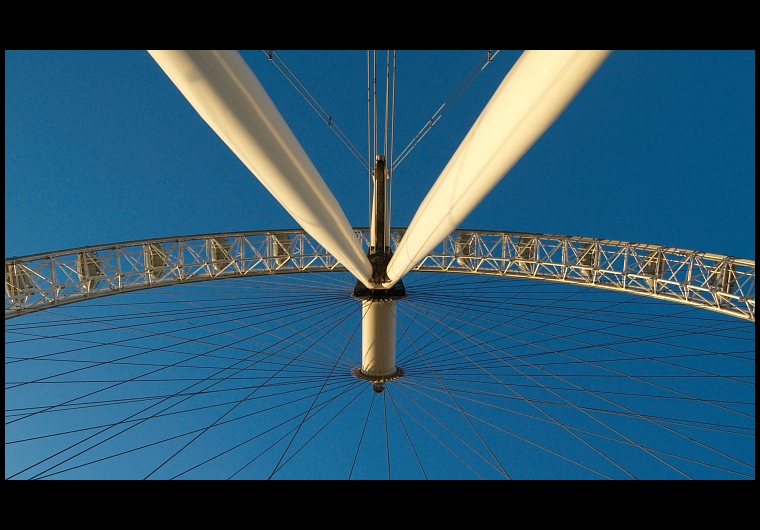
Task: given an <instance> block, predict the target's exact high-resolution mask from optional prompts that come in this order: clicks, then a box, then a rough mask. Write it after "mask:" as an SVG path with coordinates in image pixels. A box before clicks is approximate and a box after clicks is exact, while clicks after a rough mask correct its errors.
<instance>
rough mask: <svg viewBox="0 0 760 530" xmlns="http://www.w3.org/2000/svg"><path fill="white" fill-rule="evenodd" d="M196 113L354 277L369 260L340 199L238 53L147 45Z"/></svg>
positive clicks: (365, 279) (368, 271) (364, 273)
mask: <svg viewBox="0 0 760 530" xmlns="http://www.w3.org/2000/svg"><path fill="white" fill-rule="evenodd" d="M149 53H150V54H151V56H152V57H153V59H155V61H156V62H157V63H158V65H159V66H160V67H161V68H162V69H163V70H164V72H165V73H166V75H167V76H169V79H171V80H172V82H173V83H174V84H175V85H176V86H177V88H178V89H179V90H180V92H182V94H183V95H184V96H185V97H186V98H187V100H188V101H189V102H190V104H191V105H192V106H193V108H195V110H196V111H197V112H198V114H200V115H201V117H202V118H203V119H204V120H205V121H206V123H208V124H209V126H211V128H212V129H213V130H214V132H216V134H218V135H219V137H220V138H221V139H222V140H223V141H224V143H226V144H227V146H229V148H230V149H232V151H233V152H234V153H235V154H236V155H237V156H238V158H240V160H241V161H242V162H243V164H245V166H246V167H247V168H248V169H249V170H251V172H252V173H253V174H254V175H255V176H256V178H258V179H259V180H260V181H261V183H262V184H263V185H264V187H266V188H267V190H269V192H270V193H271V194H272V195H273V196H274V198H275V199H277V201H278V202H279V203H280V204H281V205H282V206H283V207H284V208H285V209H286V210H287V211H288V213H289V214H290V215H292V216H293V218H294V219H295V220H296V222H297V223H298V224H299V225H301V227H303V229H304V230H306V231H307V232H308V233H309V234H310V235H311V236H312V237H313V238H314V239H316V240H317V241H318V242H319V243H320V244H321V245H322V246H323V247H325V249H326V250H327V251H328V252H329V253H330V254H332V255H333V256H335V258H336V259H337V260H338V261H340V262H341V263H342V264H343V265H344V266H345V267H346V268H347V269H348V270H349V271H350V272H351V273H352V274H353V275H354V276H356V278H358V279H359V280H360V281H361V282H362V283H363V284H364V285H366V286H367V287H372V286H373V284H372V283H371V281H370V277H371V276H372V265H371V264H370V262H369V260H368V259H367V256H366V255H365V253H364V251H363V250H362V248H361V245H360V244H359V241H358V239H357V238H356V236H355V235H354V232H353V229H352V228H351V225H350V224H349V222H348V219H347V218H346V215H345V214H344V213H343V210H342V209H341V207H340V205H339V204H338V201H337V200H336V199H335V196H334V195H333V194H332V192H331V191H330V189H329V188H328V187H327V184H326V183H325V181H324V180H323V179H322V177H321V176H320V174H319V172H318V171H317V169H316V168H315V167H314V164H313V163H312V162H311V160H310V159H309V157H308V155H306V152H305V151H304V150H303V148H302V147H301V144H300V143H298V140H296V137H295V136H294V135H293V133H292V131H291V130H290V127H288V125H287V124H286V123H285V120H284V119H283V118H282V116H281V115H280V113H279V111H278V110H277V108H276V107H275V106H274V103H272V100H271V99H270V98H269V96H268V95H267V93H266V92H265V91H264V88H263V87H262V86H261V83H259V81H258V79H257V78H256V76H255V75H254V74H253V72H252V71H251V69H250V68H249V67H248V65H247V64H246V63H245V61H244V60H243V58H242V57H240V54H239V53H238V52H236V51H208V50H199V51H195V50H193V51H189V50H185V51H153V50H151V51H149Z"/></svg>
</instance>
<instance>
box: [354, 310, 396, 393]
mask: <svg viewBox="0 0 760 530" xmlns="http://www.w3.org/2000/svg"><path fill="white" fill-rule="evenodd" d="M362 372H364V374H365V375H368V376H370V377H373V378H378V380H381V379H382V378H387V377H391V376H393V375H394V374H395V373H396V301H395V300H388V301H378V300H362Z"/></svg>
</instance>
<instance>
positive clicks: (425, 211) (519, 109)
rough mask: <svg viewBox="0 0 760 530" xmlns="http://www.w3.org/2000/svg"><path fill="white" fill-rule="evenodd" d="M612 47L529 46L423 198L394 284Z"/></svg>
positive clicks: (394, 265)
mask: <svg viewBox="0 0 760 530" xmlns="http://www.w3.org/2000/svg"><path fill="white" fill-rule="evenodd" d="M609 54H610V52H609V51H526V52H525V53H523V54H522V56H521V57H520V59H519V60H518V61H517V62H516V63H515V65H514V66H513V67H512V69H511V70H510V71H509V73H508V74H507V75H506V77H505V78H504V80H503V81H502V82H501V85H499V88H498V89H497V90H496V92H495V93H494V95H493V97H491V100H490V101H489V102H488V105H486V107H485V109H483V112H482V113H481V114H480V116H479V117H478V119H477V121H476V122H475V124H474V125H473V126H472V128H471V129H470V131H469V132H468V133H467V136H466V137H465V138H464V140H463V141H462V143H461V144H460V146H459V148H458V149H457V151H456V152H455V153H454V156H452V158H451V160H450V161H449V163H448V164H447V165H446V167H445V168H444V169H443V172H442V173H441V175H440V176H439V177H438V180H437V181H436V182H435V184H434V185H433V187H432V188H431V189H430V191H429V192H428V194H427V196H426V197H425V200H423V201H422V204H421V205H420V207H419V209H418V210H417V213H416V214H415V216H414V218H413V219H412V222H411V224H410V225H409V228H408V229H407V231H406V233H405V234H404V238H403V239H402V241H401V243H400V244H399V246H398V248H397V249H396V252H395V253H394V255H393V258H392V259H391V261H390V263H389V264H388V278H389V279H390V281H389V282H387V283H386V284H384V287H386V288H387V287H390V286H392V285H393V284H395V283H396V282H397V281H398V280H399V279H400V278H401V277H402V276H404V274H406V273H407V272H408V271H409V270H410V269H412V267H414V266H415V265H416V264H417V263H419V261H420V260H421V259H422V258H423V257H424V256H426V255H427V253H428V252H430V251H431V250H432V249H433V248H434V247H435V246H436V245H437V244H438V243H440V242H441V241H442V240H443V238H444V237H446V236H447V235H449V234H450V233H452V232H453V231H454V230H456V228H457V227H458V226H459V223H461V222H462V221H463V220H464V219H465V217H467V216H468V215H469V214H470V212H471V211H472V210H473V209H474V208H475V207H476V206H477V205H478V204H479V203H480V201H482V200H483V199H484V198H485V196H486V195H488V193H489V192H490V191H491V190H492V189H493V188H494V186H496V184H498V182H499V181H500V180H501V179H502V178H503V177H504V175H506V173H507V172H508V171H509V170H510V169H512V167H513V166H514V165H515V164H516V163H517V161H518V160H520V158H521V157H522V156H523V154H525V152H526V151H527V150H528V149H530V147H531V146H532V145H533V144H534V143H535V142H536V140H538V139H539V138H540V137H541V135H542V134H543V133H544V131H545V130H546V129H547V128H548V127H549V126H550V125H551V124H552V123H554V121H555V120H556V119H557V118H558V117H559V115H560V114H561V113H562V111H564V110H565V108H566V107H567V106H568V105H569V104H570V102H571V101H572V100H573V98H574V97H575V96H576V94H577V93H578V92H579V91H580V90H581V88H583V86H584V85H585V84H586V82H587V81H588V80H589V79H590V78H591V76H592V75H593V74H594V72H596V70H597V69H598V68H599V66H600V65H601V64H602V63H603V62H604V60H605V59H606V58H607V56H608V55H609Z"/></svg>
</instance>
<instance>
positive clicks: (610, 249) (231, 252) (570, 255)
mask: <svg viewBox="0 0 760 530" xmlns="http://www.w3.org/2000/svg"><path fill="white" fill-rule="evenodd" d="M354 230H355V233H356V237H357V238H358V239H359V240H360V242H361V244H362V245H363V247H364V249H365V250H366V249H368V248H369V232H368V230H367V229H366V228H356V229H354ZM404 232H405V229H403V228H394V229H392V234H391V240H392V242H391V246H392V248H393V249H395V247H396V245H397V244H398V242H399V241H400V240H401V238H402V237H403V235H404ZM345 270H346V269H345V268H344V267H343V266H342V265H341V264H340V263H339V262H338V261H337V260H336V259H335V258H334V257H333V256H332V255H330V254H329V253H327V252H326V251H325V249H324V248H323V247H322V246H321V245H319V244H318V243H317V242H316V241H315V240H314V239H312V238H311V237H310V236H309V235H308V234H306V233H305V232H304V231H303V230H274V231H255V232H222V233H216V234H205V235H196V236H183V237H170V238H160V239H147V240H140V241H129V242H124V243H112V244H108V245H98V246H90V247H81V248H75V249H69V250H62V251H57V252H51V253H47V254H35V255H31V256H23V257H16V258H9V259H6V260H5V318H6V319H8V318H12V317H15V316H20V315H23V314H27V313H31V312H34V311H39V310H42V309H46V308H49V307H54V306H58V305H63V304H68V303H73V302H78V301H82V300H87V299H91V298H97V297H101V296H107V295H111V294H118V293H124V292H131V291H137V290H140V289H147V288H155V287H162V286H168V285H174V284H178V283H188V282H196V281H208V280H216V279H226V278H236V277H245V276H264V275H269V274H286V273H298V272H330V271H345ZM413 270H414V271H424V272H452V273H465V274H482V275H492V276H505V277H516V278H531V279H536V280H549V281H558V282H564V283H572V284H577V285H584V286H594V287H600V288H604V289H611V290H616V291H623V292H629V293H635V294H640V295H644V296H650V297H655V298H661V299H666V300H671V301H675V302H680V303H685V304H689V305H695V306H699V307H703V308H706V309H710V310H713V311H719V312H721V313H725V314H729V315H733V316H736V317H739V318H744V319H747V320H751V321H754V320H755V262H754V260H748V259H739V258H734V257H731V256H724V255H721V254H712V253H708V252H699V251H693V250H684V249H678V248H672V247H663V246H657V245H647V244H639V243H630V242H625V241H614V240H606V239H595V238H587V237H573V236H558V235H549V234H535V233H528V232H491V231H484V230H457V231H455V232H454V233H453V234H451V235H449V236H447V237H446V238H445V239H444V240H443V242H442V243H440V244H439V245H438V246H437V247H436V248H435V249H433V251H432V252H430V254H428V255H427V256H426V257H425V258H424V259H423V260H422V261H421V262H420V263H419V264H418V265H417V266H416V267H415V268H414V269H413Z"/></svg>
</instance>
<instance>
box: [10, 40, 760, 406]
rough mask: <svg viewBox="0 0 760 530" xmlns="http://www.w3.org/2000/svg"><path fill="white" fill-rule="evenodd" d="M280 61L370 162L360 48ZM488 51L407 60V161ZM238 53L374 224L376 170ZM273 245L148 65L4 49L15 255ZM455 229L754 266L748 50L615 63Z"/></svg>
mask: <svg viewBox="0 0 760 530" xmlns="http://www.w3.org/2000/svg"><path fill="white" fill-rule="evenodd" d="M279 53H280V55H281V57H282V58H283V59H284V60H285V61H286V63H287V64H288V66H289V67H290V68H291V69H292V70H293V71H294V72H295V73H296V74H297V75H298V77H299V78H300V80H301V81H302V82H303V83H304V85H305V86H306V87H307V88H308V89H309V90H310V91H311V93H312V94H313V95H314V97H315V98H316V99H317V100H318V101H319V103H320V104H321V105H322V106H323V107H324V108H325V109H326V110H327V111H328V112H329V113H330V115H331V116H332V119H333V120H334V121H335V122H336V123H337V124H338V125H339V126H340V127H341V128H342V130H343V131H344V132H345V133H346V135H347V136H348V137H349V138H350V139H351V141H352V142H353V143H354V145H356V147H357V148H359V150H360V151H361V152H362V153H365V156H366V151H367V123H366V113H367V110H366V109H367V107H366V98H367V69H366V68H367V67H366V51H342V52H320V51H309V52H295V51H281V52H279ZM484 53H485V51H482V50H481V51H458V52H453V51H435V52H422V51H411V52H407V51H401V52H399V53H398V66H397V72H398V81H397V89H396V90H397V93H396V98H397V105H396V132H395V146H396V147H395V151H396V153H398V152H399V151H401V150H402V149H403V148H404V147H405V146H406V145H407V144H408V143H409V141H410V140H411V139H412V138H413V137H414V135H415V134H416V133H417V131H419V130H420V129H421V128H422V127H423V126H424V125H425V123H426V122H427V121H428V120H429V118H430V117H431V116H432V115H433V114H434V113H435V112H436V110H437V109H438V108H439V106H440V105H441V104H442V103H443V102H444V101H445V100H446V98H447V97H448V96H449V95H450V94H451V93H452V92H453V91H454V90H455V88H456V87H457V85H458V84H459V83H460V81H461V80H462V79H463V78H464V77H465V76H466V75H467V73H468V72H469V71H470V69H471V68H472V67H473V66H474V65H475V64H476V63H477V62H478V60H479V59H480V58H481V57H482V56H483V55H484ZM520 53H521V52H519V51H509V50H506V51H501V52H500V53H499V54H498V55H496V57H495V58H494V59H493V61H492V63H491V64H490V65H489V66H488V67H487V68H485V70H483V72H482V74H481V75H480V76H479V77H478V78H477V79H476V80H475V81H474V82H473V83H472V85H471V86H470V87H469V88H468V89H467V90H466V91H465V92H464V94H463V95H462V96H461V98H460V99H459V100H457V101H456V103H455V104H454V105H453V106H452V107H451V109H450V110H449V111H448V112H447V113H446V114H445V115H444V116H443V117H442V119H441V120H440V121H439V122H438V123H437V124H436V125H435V127H434V128H433V129H432V130H431V131H430V132H429V134H428V135H427V136H426V137H425V138H424V139H423V140H422V141H421V143H420V144H419V145H418V146H417V147H416V148H415V149H414V151H412V153H411V154H410V155H409V157H408V158H407V159H405V160H404V162H403V163H402V164H401V165H400V166H399V168H398V169H397V170H396V172H395V175H394V191H393V212H392V215H393V220H392V223H393V225H394V226H406V225H407V224H408V223H409V221H410V220H411V218H412V216H413V215H414V212H415V211H416V208H417V206H418V205H419V203H420V202H421V200H422V199H423V197H424V196H425V194H426V193H427V191H428V190H429V188H430V186H431V185H432V184H433V182H434V181H435V179H436V178H437V176H438V175H439V173H440V171H441V170H442V169H443V167H444V166H445V164H446V163H447V162H448V160H449V158H450V156H451V155H452V154H453V152H454V150H455V149H456V147H457V146H458V144H459V142H460V141H461V140H462V138H463V137H464V136H465V134H466V133H467V131H468V129H469V127H470V126H471V125H472V123H473V122H474V120H475V119H476V118H477V116H478V114H479V112H480V111H481V110H482V108H483V107H484V105H485V104H486V102H487V101H488V99H489V97H490V95H491V94H492V93H493V91H494V90H495V88H496V87H497V86H498V84H499V83H500V82H501V80H502V79H503V77H504V75H506V73H507V72H508V71H509V69H510V67H511V66H512V64H514V61H515V60H516V59H517V58H518V57H519V55H520ZM241 54H242V56H243V58H244V59H245V60H246V61H247V62H248V64H249V65H250V66H251V68H252V70H253V71H254V73H255V74H256V75H257V77H258V78H259V80H260V81H261V83H262V85H263V86H264V88H265V89H266V90H267V92H268V93H269V95H270V97H271V98H272V100H273V101H274V103H275V105H276V106H277V107H278V109H279V110H280V112H281V113H282V115H283V117H284V118H285V120H286V122H287V123H288V124H289V125H290V127H291V128H292V130H293V132H294V133H295V135H296V137H297V138H298V139H299V141H300V142H301V144H302V145H303V147H304V149H305V151H306V153H307V154H308V155H309V156H310V157H311V159H312V161H313V162H314V164H315V166H316V167H317V169H318V170H319V172H320V173H321V175H322V176H323V178H324V179H325V181H326V182H327V184H328V185H329V186H330V188H331V189H332V191H333V193H334V194H335V196H336V197H337V199H338V201H339V202H340V204H341V205H342V207H343V209H344V212H345V213H346V215H347V217H348V219H349V221H350V222H351V224H352V225H353V226H356V227H359V226H367V224H368V213H367V173H366V171H365V170H364V169H363V168H362V166H361V165H360V164H359V162H358V161H357V160H356V159H355V158H354V157H353V156H352V155H351V153H350V152H349V151H348V149H346V147H344V145H343V144H342V143H341V142H340V141H339V139H338V138H337V137H336V136H335V135H334V134H333V133H332V132H331V131H330V130H329V129H328V127H327V126H326V125H325V124H324V123H323V122H322V121H321V120H320V118H319V117H318V116H317V115H316V113H315V112H314V111H313V110H312V109H311V108H310V107H309V106H308V104H307V103H306V102H305V101H304V100H303V99H302V98H301V97H300V96H299V95H298V94H297V93H296V91H295V89H293V87H292V86H291V85H290V84H289V83H288V81H287V80H286V79H285V78H284V77H283V75H282V74H281V73H280V72H279V71H278V70H277V69H276V68H275V66H274V65H273V64H272V63H271V62H270V61H269V60H268V59H267V57H266V55H265V54H264V53H263V52H262V51H260V50H254V51H241ZM277 228H296V224H295V222H294V221H293V220H292V219H291V218H290V217H289V215H288V214H287V213H286V212H285V211H284V209H283V208H282V207H281V206H279V204H277V202H276V201H274V199H272V198H271V197H270V196H269V195H268V193H267V192H266V190H265V189H264V187H263V186H262V185H261V184H260V183H259V182H258V181H257V180H256V179H255V178H254V177H253V176H252V175H251V174H250V172H249V171H248V170H247V169H246V168H245V167H244V166H243V164H242V163H241V162H240V161H239V160H238V159H237V158H236V157H235V156H234V155H233V154H232V153H231V152H230V150H229V149H228V148H227V147H226V145H224V144H223V142H222V141H221V140H220V139H219V138H218V137H217V136H216V135H215V134H214V132H213V131H212V130H211V129H210V128H209V127H208V126H207V125H206V124H205V122H203V121H202V119H201V118H200V117H199V116H198V115H197V113H196V112H195V111H194V110H193V109H192V108H191V107H190V105H189V103H188V102H187V101H186V100H185V99H184V97H183V96H182V95H181V94H180V93H179V91H178V90H177V89H176V87H175V86H174V85H173V84H172V83H171V81H170V80H169V79H168V78H167V77H166V75H165V74H164V73H163V71H162V70H161V69H160V68H159V67H158V65H157V64H156V63H155V62H154V61H153V59H152V58H151V57H150V55H149V54H148V53H147V52H146V51H55V52H50V51H6V53H5V255H6V257H14V256H23V255H28V254H36V253H42V252H46V251H53V250H60V249H67V248H74V247H80V246H86V245H98V244H106V243H112V242H119V241H131V240H139V239H143V238H155V237H164V236H167V237H168V236H175V235H190V234H205V233H212V232H222V231H236V230H240V231H243V230H246V231H252V230H266V229H277ZM462 228H473V229H484V230H495V231H497V230H505V231H525V232H539V233H549V234H563V235H574V236H587V237H597V238H606V239H614V240H623V241H632V242H639V243H650V244H658V245H667V246H672V247H678V248H684V249H693V250H700V251H708V252H714V253H719V254H727V255H732V256H736V257H740V258H749V259H754V258H755V52H754V51H615V52H613V53H612V55H611V56H610V57H609V58H608V59H607V61H606V62H605V63H604V64H603V65H602V66H601V68H600V69H599V71H598V72H597V73H596V74H595V75H594V77H592V79H591V80H590V81H589V83H588V84H587V86H586V87H585V88H584V89H583V90H582V91H581V93H580V94H579V95H578V97H577V98H576V99H575V100H574V101H573V103H571V105H570V106H569V107H568V109H567V110H566V111H565V112H564V113H563V114H562V116H560V118H559V119H558V120H557V122H556V123H555V124H554V125H553V126H552V127H551V128H550V129H549V130H548V132H547V133H546V134H544V136H543V137H542V138H541V139H539V141H538V142H537V143H536V144H535V145H534V146H533V147H532V148H531V149H530V151H529V152H528V153H527V154H526V155H525V156H524V157H523V159H522V160H521V161H520V162H519V163H518V164H517V165H516V166H515V167H514V168H513V169H512V171H511V172H510V173H509V174H508V175H507V176H506V177H505V178H504V179H503V180H502V181H501V182H500V183H499V185H498V186H497V187H496V188H495V189H494V191H493V192H492V193H491V194H490V195H489V196H488V197H487V198H486V199H485V200H484V201H483V202H482V203H481V204H480V205H479V207H478V208H477V209H476V210H475V211H474V212H473V213H472V214H471V215H470V216H469V217H468V218H467V219H466V220H465V222H464V223H463V224H462ZM753 410H754V409H753Z"/></svg>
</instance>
